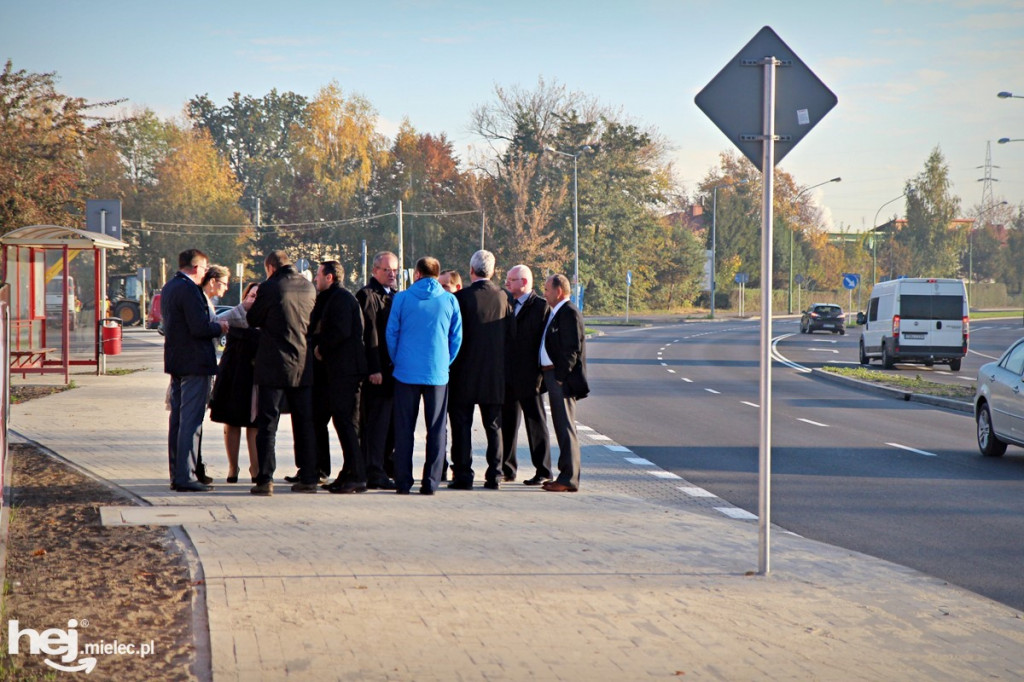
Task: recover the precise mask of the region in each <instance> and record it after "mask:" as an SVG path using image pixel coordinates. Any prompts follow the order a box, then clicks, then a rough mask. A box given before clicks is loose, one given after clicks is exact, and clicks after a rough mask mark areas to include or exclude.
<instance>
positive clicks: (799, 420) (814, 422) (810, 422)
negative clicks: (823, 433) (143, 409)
mask: <svg viewBox="0 0 1024 682" xmlns="http://www.w3.org/2000/svg"><path fill="white" fill-rule="evenodd" d="M796 420H797V421H798V422H803V423H805V424H810V425H811V426H824V427H826V428H827V427H828V424H822V423H821V422H816V421H811V420H810V419H804V418H803V417H797V418H796Z"/></svg>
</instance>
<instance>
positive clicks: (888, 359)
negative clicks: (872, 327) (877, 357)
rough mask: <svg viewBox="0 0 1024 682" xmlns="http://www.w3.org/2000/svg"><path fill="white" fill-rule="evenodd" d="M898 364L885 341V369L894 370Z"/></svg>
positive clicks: (883, 351) (883, 362) (883, 346)
mask: <svg viewBox="0 0 1024 682" xmlns="http://www.w3.org/2000/svg"><path fill="white" fill-rule="evenodd" d="M895 364H896V359H895V358H893V356H892V351H891V350H889V344H887V343H886V342H885V341H883V342H882V367H883V368H885V369H892V368H893V366H894V365H895Z"/></svg>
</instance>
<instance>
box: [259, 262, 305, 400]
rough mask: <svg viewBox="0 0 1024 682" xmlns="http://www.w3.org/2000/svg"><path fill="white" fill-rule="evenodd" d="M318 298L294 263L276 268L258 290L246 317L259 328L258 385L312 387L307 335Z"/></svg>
mask: <svg viewBox="0 0 1024 682" xmlns="http://www.w3.org/2000/svg"><path fill="white" fill-rule="evenodd" d="M315 301H316V288H314V287H313V285H312V284H311V283H310V282H309V281H308V280H306V278H305V277H303V276H302V275H300V274H299V273H298V272H296V271H295V268H294V267H292V266H291V265H285V266H283V267H281V268H279V269H278V270H276V271H275V272H274V274H273V275H271V276H270V277H269V278H268V279H267V281H265V282H264V283H263V284H261V285H260V286H259V289H257V290H256V300H255V301H253V304H252V307H251V308H250V309H249V312H248V314H246V316H245V317H246V320H247V321H248V322H249V326H250V327H254V328H259V330H260V341H259V348H258V349H257V350H256V369H255V372H254V378H255V381H256V385H258V386H272V387H275V388H288V387H296V386H312V384H313V381H312V379H313V375H312V366H311V365H310V363H309V361H308V360H309V358H308V354H307V343H306V335H307V333H308V330H309V316H310V314H311V313H312V312H313V304H314V303H315Z"/></svg>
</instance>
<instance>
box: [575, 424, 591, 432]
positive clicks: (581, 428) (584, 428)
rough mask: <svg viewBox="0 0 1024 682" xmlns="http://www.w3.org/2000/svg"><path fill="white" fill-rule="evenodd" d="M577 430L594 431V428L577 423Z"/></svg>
mask: <svg viewBox="0 0 1024 682" xmlns="http://www.w3.org/2000/svg"><path fill="white" fill-rule="evenodd" d="M576 430H577V431H593V430H594V429H592V428H590V427H589V426H584V425H583V424H577V425H576Z"/></svg>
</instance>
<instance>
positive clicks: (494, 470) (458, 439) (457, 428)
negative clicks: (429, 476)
mask: <svg viewBox="0 0 1024 682" xmlns="http://www.w3.org/2000/svg"><path fill="white" fill-rule="evenodd" d="M473 407H474V404H473V403H452V402H449V403H448V419H449V421H450V422H451V426H452V481H453V482H455V483H472V481H473ZM480 417H481V419H482V420H483V427H484V434H485V435H486V436H487V473H486V474H485V475H484V480H486V481H500V480H501V404H500V403H499V404H494V405H490V404H487V405H484V404H481V405H480Z"/></svg>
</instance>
